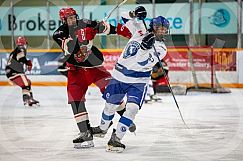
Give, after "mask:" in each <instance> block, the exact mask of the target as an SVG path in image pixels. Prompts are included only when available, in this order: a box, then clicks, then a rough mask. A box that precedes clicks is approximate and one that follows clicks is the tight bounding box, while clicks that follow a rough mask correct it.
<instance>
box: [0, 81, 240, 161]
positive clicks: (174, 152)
mask: <svg viewBox="0 0 243 161" xmlns="http://www.w3.org/2000/svg"><path fill="white" fill-rule="evenodd" d="M33 92H34V96H35V98H36V99H37V100H39V101H40V104H41V106H40V107H37V108H33V107H32V108H26V107H24V106H23V104H22V98H21V90H20V88H18V87H16V86H14V87H0V160H1V161H16V160H18V161H37V160H38V161H39V160H41V161H64V160H65V161H81V160H82V161H197V160H198V161H241V160H243V142H242V140H243V121H242V119H243V90H242V89H232V93H230V94H211V93H197V92H191V93H188V95H186V96H176V98H177V100H178V103H179V106H180V109H181V111H182V114H183V116H184V119H185V121H186V123H187V124H188V126H189V127H190V129H185V127H184V125H183V123H182V121H181V120H180V116H179V113H178V111H177V108H176V106H175V103H174V102H173V99H172V96H171V95H169V94H168V95H163V96H162V99H163V101H162V102H154V103H152V104H145V105H144V106H143V107H142V109H141V110H140V111H139V113H138V115H137V117H136V119H135V123H136V125H137V131H136V136H135V135H134V134H132V133H129V132H128V133H127V134H126V135H125V137H124V139H123V140H122V142H123V143H124V144H125V145H126V146H127V148H126V149H125V151H124V152H123V153H121V154H117V153H108V152H105V148H106V144H107V142H108V140H109V138H110V134H111V131H112V130H111V129H110V130H109V132H108V134H107V135H106V137H105V138H103V139H101V138H95V139H94V142H95V147H94V148H92V149H74V148H73V144H72V139H74V138H75V137H76V136H77V134H78V129H77V127H76V123H75V120H74V119H73V114H72V110H71V107H70V106H69V105H68V104H67V98H66V88H65V87H33ZM86 97H87V108H88V111H89V117H90V120H91V124H92V125H93V126H95V125H98V124H99V120H100V116H101V112H102V109H103V107H104V101H103V100H102V98H101V94H100V93H99V91H98V90H97V88H95V87H91V88H90V89H89V92H88V94H87V95H86ZM118 118H119V117H118V116H116V117H115V120H114V121H115V122H117V120H118ZM115 125H116V123H115ZM115 125H113V127H114V126H115Z"/></svg>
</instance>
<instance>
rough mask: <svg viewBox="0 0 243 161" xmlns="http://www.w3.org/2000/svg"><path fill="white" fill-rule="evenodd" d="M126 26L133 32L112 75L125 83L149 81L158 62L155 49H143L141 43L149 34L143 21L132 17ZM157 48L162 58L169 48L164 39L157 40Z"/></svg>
mask: <svg viewBox="0 0 243 161" xmlns="http://www.w3.org/2000/svg"><path fill="white" fill-rule="evenodd" d="M126 27H127V28H128V29H129V31H130V32H131V33H132V37H131V39H130V40H129V41H128V43H127V45H126V47H125V48H124V50H123V51H122V54H121V56H120V57H119V59H118V61H117V63H116V65H115V68H114V69H113V71H112V73H111V74H112V77H113V78H115V79H117V80H119V81H121V82H124V83H148V82H149V80H150V79H151V78H150V75H151V71H152V68H153V66H154V65H155V64H156V63H157V62H158V58H157V56H156V53H155V51H154V49H153V48H152V49H149V50H142V49H141V48H140V44H141V42H142V39H143V38H144V37H145V36H146V35H147V34H148V33H147V32H146V29H145V26H144V24H143V21H141V20H136V19H130V20H129V21H127V22H126ZM154 46H155V49H156V51H157V54H158V55H159V58H160V60H161V59H163V58H164V57H165V55H166V52H167V48H166V46H165V44H164V42H162V41H155V44H154Z"/></svg>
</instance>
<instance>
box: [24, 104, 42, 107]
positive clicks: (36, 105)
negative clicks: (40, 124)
mask: <svg viewBox="0 0 243 161" xmlns="http://www.w3.org/2000/svg"><path fill="white" fill-rule="evenodd" d="M24 106H25V107H40V104H32V105H28V104H24Z"/></svg>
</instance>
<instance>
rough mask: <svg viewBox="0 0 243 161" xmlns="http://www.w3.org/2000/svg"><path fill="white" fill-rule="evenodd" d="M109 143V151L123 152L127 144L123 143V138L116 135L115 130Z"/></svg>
mask: <svg viewBox="0 0 243 161" xmlns="http://www.w3.org/2000/svg"><path fill="white" fill-rule="evenodd" d="M107 145H108V146H107V149H106V151H107V152H117V153H122V152H123V151H124V149H125V148H126V146H125V145H124V144H122V143H121V140H120V139H119V138H118V137H117V136H116V134H115V131H114V130H113V133H112V135H111V138H110V140H109V142H108V144H107Z"/></svg>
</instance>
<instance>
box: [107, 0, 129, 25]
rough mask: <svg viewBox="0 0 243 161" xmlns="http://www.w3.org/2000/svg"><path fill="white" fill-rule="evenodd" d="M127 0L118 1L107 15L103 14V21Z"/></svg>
mask: <svg viewBox="0 0 243 161" xmlns="http://www.w3.org/2000/svg"><path fill="white" fill-rule="evenodd" d="M126 2H127V0H122V2H120V3H118V4H117V5H116V6H115V7H114V8H113V9H112V10H111V11H110V12H109V14H108V15H107V16H105V18H104V21H107V19H108V18H110V16H111V14H112V13H113V12H114V11H115V10H116V9H117V8H119V7H120V6H121V5H123V4H124V3H126Z"/></svg>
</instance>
